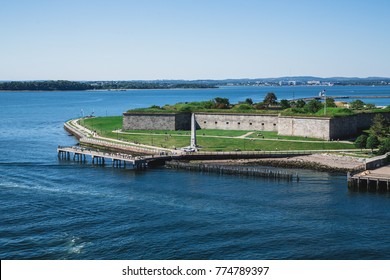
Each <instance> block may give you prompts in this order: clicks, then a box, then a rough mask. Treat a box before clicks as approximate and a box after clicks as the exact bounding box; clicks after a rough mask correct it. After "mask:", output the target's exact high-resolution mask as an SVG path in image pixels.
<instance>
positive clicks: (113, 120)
mask: <svg viewBox="0 0 390 280" xmlns="http://www.w3.org/2000/svg"><path fill="white" fill-rule="evenodd" d="M80 124H81V125H84V126H86V127H87V128H89V129H91V130H95V131H96V132H97V133H98V134H99V135H101V136H104V137H110V138H113V139H121V140H124V141H129V142H133V143H141V144H146V145H152V146H158V147H164V148H180V147H186V146H189V144H190V134H191V132H190V131H167V130H131V131H125V133H117V132H113V131H114V130H117V129H120V128H121V127H122V116H117V117H99V118H91V119H84V120H81V121H80ZM247 132H250V131H243V130H212V129H210V130H207V129H201V130H197V132H196V133H197V135H198V137H197V142H198V145H199V146H201V147H202V148H203V150H205V151H235V150H241V151H255V150H262V151H277V150H322V149H353V148H354V146H353V145H352V144H348V143H339V142H324V141H321V140H320V139H313V138H305V137H295V136H280V135H277V132H272V131H254V133H253V134H251V135H250V136H248V138H246V139H240V138H223V137H237V136H241V135H244V134H246V133H247ZM132 133H134V134H132ZM209 136H211V137H209ZM215 136H221V138H218V137H215ZM263 137H264V138H263ZM280 140H297V141H280ZM299 140H306V141H307V140H312V141H316V142H318V143H316V142H313V143H310V142H299Z"/></svg>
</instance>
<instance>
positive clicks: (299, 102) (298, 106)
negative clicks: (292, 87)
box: [295, 99, 306, 108]
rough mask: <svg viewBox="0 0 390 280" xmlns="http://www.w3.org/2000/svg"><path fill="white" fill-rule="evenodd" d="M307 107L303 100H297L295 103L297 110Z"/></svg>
mask: <svg viewBox="0 0 390 280" xmlns="http://www.w3.org/2000/svg"><path fill="white" fill-rule="evenodd" d="M305 105H306V102H305V101H304V100H302V99H299V100H297V102H295V106H296V107H297V108H303V107H305Z"/></svg>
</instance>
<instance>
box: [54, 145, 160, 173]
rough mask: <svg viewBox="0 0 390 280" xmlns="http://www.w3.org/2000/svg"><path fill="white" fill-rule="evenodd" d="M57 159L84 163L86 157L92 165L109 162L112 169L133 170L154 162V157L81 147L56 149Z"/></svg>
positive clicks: (59, 147)
mask: <svg viewBox="0 0 390 280" xmlns="http://www.w3.org/2000/svg"><path fill="white" fill-rule="evenodd" d="M57 153H58V158H60V159H66V160H71V159H73V161H77V162H86V161H87V157H88V158H90V159H91V162H92V164H96V165H105V164H106V162H111V163H112V166H113V167H123V168H126V167H127V166H130V167H132V168H134V169H143V168H145V167H146V166H147V165H148V162H149V161H151V160H156V159H157V158H156V157H154V156H145V157H142V156H136V157H133V156H131V155H129V154H124V153H110V152H103V151H99V150H92V149H88V148H84V147H81V146H72V147H61V146H58V148H57Z"/></svg>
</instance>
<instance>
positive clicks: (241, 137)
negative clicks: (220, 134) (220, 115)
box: [235, 131, 255, 139]
mask: <svg viewBox="0 0 390 280" xmlns="http://www.w3.org/2000/svg"><path fill="white" fill-rule="evenodd" d="M253 133H255V132H254V131H251V132H248V133H245V134H244V135H241V136H237V137H235V138H240V139H243V138H246V137H247V136H249V135H252V134H253Z"/></svg>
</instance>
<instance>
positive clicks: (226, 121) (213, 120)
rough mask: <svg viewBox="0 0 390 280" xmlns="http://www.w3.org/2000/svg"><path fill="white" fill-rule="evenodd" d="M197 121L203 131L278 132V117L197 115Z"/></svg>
mask: <svg viewBox="0 0 390 280" xmlns="http://www.w3.org/2000/svg"><path fill="white" fill-rule="evenodd" d="M195 121H196V123H197V127H198V128H201V129H223V130H228V129H231V130H264V131H277V130H278V116H277V115H255V114H216V113H214V114H213V113H196V114H195Z"/></svg>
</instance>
